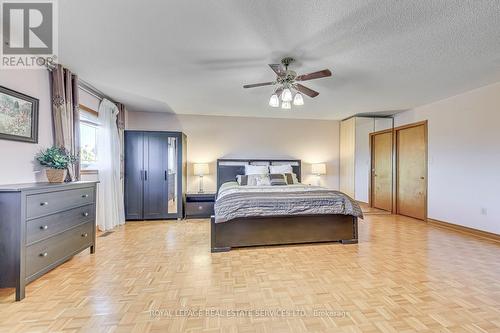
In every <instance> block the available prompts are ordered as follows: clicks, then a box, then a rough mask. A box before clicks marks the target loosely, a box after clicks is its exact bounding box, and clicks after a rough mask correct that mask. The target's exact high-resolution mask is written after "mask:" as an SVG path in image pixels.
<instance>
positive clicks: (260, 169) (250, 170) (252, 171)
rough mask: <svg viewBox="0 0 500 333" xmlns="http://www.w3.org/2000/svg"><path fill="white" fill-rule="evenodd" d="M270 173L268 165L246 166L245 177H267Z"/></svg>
mask: <svg viewBox="0 0 500 333" xmlns="http://www.w3.org/2000/svg"><path fill="white" fill-rule="evenodd" d="M268 173H269V167H268V166H267V165H245V175H267V174H268Z"/></svg>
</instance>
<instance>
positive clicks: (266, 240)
mask: <svg viewBox="0 0 500 333" xmlns="http://www.w3.org/2000/svg"><path fill="white" fill-rule="evenodd" d="M285 164H287V165H291V166H292V168H293V173H294V174H296V175H297V180H298V181H299V182H300V181H301V179H300V177H301V168H302V165H301V161H300V160H262V159H251V160H248V159H219V160H218V161H217V197H216V202H215V215H214V216H212V217H211V221H210V224H211V250H212V252H224V251H229V250H231V249H232V248H237V247H248V246H263V245H266V246H267V245H287V244H301V243H318V242H341V243H342V244H354V243H357V242H358V218H360V217H362V216H363V215H362V213H361V209H360V208H359V205H358V204H357V203H356V202H355V201H354V200H352V199H351V198H349V197H348V196H347V195H345V194H343V193H341V192H338V191H333V190H329V189H326V188H322V187H318V186H310V185H303V184H293V185H287V186H239V185H238V184H237V183H236V182H235V180H236V177H237V175H243V174H244V173H245V166H246V165H285Z"/></svg>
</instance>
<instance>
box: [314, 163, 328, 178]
mask: <svg viewBox="0 0 500 333" xmlns="http://www.w3.org/2000/svg"><path fill="white" fill-rule="evenodd" d="M311 172H312V173H313V174H314V175H318V176H319V175H326V164H325V163H315V164H312V165H311Z"/></svg>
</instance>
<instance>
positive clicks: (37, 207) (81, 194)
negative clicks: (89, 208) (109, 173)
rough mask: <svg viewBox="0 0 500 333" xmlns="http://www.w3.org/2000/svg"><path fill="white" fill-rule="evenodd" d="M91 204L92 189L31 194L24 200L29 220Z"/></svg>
mask: <svg viewBox="0 0 500 333" xmlns="http://www.w3.org/2000/svg"><path fill="white" fill-rule="evenodd" d="M93 202H94V188H93V187H85V188H78V189H74V190H65V191H56V192H50V193H41V194H31V195H28V196H27V199H26V217H27V218H28V219H31V218H35V217H39V216H44V215H47V214H51V213H55V212H58V211H62V210H67V209H70V208H74V207H78V206H82V205H85V204H90V203H93Z"/></svg>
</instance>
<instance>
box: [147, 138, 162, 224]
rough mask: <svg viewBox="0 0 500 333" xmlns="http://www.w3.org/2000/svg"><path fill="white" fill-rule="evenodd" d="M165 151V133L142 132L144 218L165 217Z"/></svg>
mask: <svg viewBox="0 0 500 333" xmlns="http://www.w3.org/2000/svg"><path fill="white" fill-rule="evenodd" d="M167 153H168V136H167V135H165V134H163V133H156V132H152V133H145V134H144V164H145V167H144V170H145V173H144V219H163V218H167V214H168V191H167V174H166V171H167V170H168V165H167Z"/></svg>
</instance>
